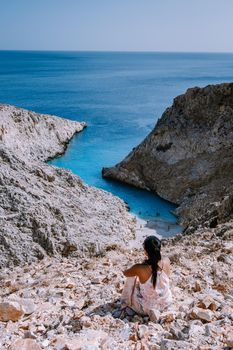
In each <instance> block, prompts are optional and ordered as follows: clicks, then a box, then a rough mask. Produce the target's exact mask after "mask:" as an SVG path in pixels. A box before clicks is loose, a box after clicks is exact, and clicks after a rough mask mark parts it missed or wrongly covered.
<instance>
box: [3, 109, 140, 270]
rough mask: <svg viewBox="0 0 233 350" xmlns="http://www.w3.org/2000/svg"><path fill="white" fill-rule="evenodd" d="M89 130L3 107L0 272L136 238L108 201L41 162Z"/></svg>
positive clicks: (114, 201) (117, 204) (116, 204)
mask: <svg viewBox="0 0 233 350" xmlns="http://www.w3.org/2000/svg"><path fill="white" fill-rule="evenodd" d="M84 126H85V124H84V123H77V122H72V121H68V120H64V119H61V118H57V117H53V116H46V115H40V114H36V113H33V112H29V111H26V110H23V109H18V108H15V107H12V106H4V105H2V106H0V131H1V136H0V250H1V255H0V266H1V267H2V266H7V265H10V264H12V263H14V264H19V263H21V262H25V261H27V262H31V261H34V260H36V259H41V258H43V257H44V256H46V255H50V256H52V255H60V256H68V255H70V254H73V255H75V254H76V255H79V256H80V255H82V256H86V255H89V256H90V255H92V254H99V253H101V250H102V248H106V247H107V246H111V245H112V244H115V243H116V244H118V243H122V242H124V241H125V240H127V239H130V238H132V231H133V229H134V222H133V218H132V216H131V215H130V214H129V213H128V212H127V210H126V206H125V205H124V203H123V202H122V201H121V200H119V199H118V198H116V197H114V196H113V195H111V194H110V193H107V192H104V191H102V190H98V189H96V188H92V187H89V186H87V185H85V184H84V183H83V182H82V181H81V179H80V178H79V177H77V176H75V175H73V174H72V173H71V172H69V171H67V170H65V169H60V168H56V167H53V166H50V165H47V164H45V163H43V162H42V160H43V161H44V160H46V159H48V158H51V157H53V156H55V155H57V154H60V153H62V152H64V150H65V148H66V145H67V143H68V141H69V140H70V139H71V137H72V136H73V135H74V134H75V133H76V132H78V131H81V130H82V129H83V127H84Z"/></svg>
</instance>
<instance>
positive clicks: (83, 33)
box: [0, 0, 233, 52]
mask: <svg viewBox="0 0 233 350" xmlns="http://www.w3.org/2000/svg"><path fill="white" fill-rule="evenodd" d="M0 14H1V16H0V49H2V50H4V49H5V50H7V49H10V50H14V49H16V50H110V51H111V50H116V51H121V50H122V51H125V50H126V51H205V52H211V51H213V52H233V39H232V38H233V19H232V18H233V0H0Z"/></svg>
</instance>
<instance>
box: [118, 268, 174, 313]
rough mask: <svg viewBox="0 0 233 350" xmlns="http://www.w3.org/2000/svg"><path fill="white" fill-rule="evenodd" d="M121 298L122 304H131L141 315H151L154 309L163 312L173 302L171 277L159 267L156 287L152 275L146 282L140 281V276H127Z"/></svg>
mask: <svg viewBox="0 0 233 350" xmlns="http://www.w3.org/2000/svg"><path fill="white" fill-rule="evenodd" d="M121 299H122V306H129V307H130V308H131V309H133V310H134V311H135V312H137V313H138V314H141V315H149V312H150V310H152V309H157V310H159V311H161V312H162V311H164V310H165V309H166V308H168V307H169V306H170V305H171V303H172V293H171V290H170V285H169V277H168V275H167V274H166V273H165V271H164V270H163V269H162V268H159V269H158V271H157V280H156V285H155V288H154V287H153V283H152V281H151V277H149V279H148V280H147V281H146V282H145V283H140V281H139V278H138V277H127V279H126V283H125V286H124V289H123V292H122V296H121Z"/></svg>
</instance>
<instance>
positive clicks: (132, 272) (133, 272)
mask: <svg viewBox="0 0 233 350" xmlns="http://www.w3.org/2000/svg"><path fill="white" fill-rule="evenodd" d="M143 269H145V267H143V264H135V265H133V266H131V267H130V268H129V269H127V270H125V271H124V272H123V273H124V275H125V276H126V277H131V276H138V275H140V272H141V271H142V270H143Z"/></svg>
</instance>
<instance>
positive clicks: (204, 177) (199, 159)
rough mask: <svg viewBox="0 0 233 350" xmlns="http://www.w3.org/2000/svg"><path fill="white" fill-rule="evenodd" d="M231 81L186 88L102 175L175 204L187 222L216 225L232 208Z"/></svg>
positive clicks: (232, 100) (232, 126) (232, 139)
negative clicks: (144, 135) (155, 194)
mask: <svg viewBox="0 0 233 350" xmlns="http://www.w3.org/2000/svg"><path fill="white" fill-rule="evenodd" d="M232 152H233V83H230V84H220V85H209V86H207V87H205V88H192V89H188V90H187V92H186V93H185V94H184V95H181V96H178V97H176V98H175V99H174V102H173V105H172V106H171V107H169V108H167V109H166V111H165V112H164V113H163V115H162V117H161V118H160V119H159V120H158V122H157V124H156V126H155V128H154V129H153V131H152V132H151V133H150V134H149V135H148V136H147V137H146V139H145V140H144V141H143V142H142V143H141V144H140V145H139V146H137V147H136V148H135V149H134V150H133V151H132V152H131V153H130V154H129V155H128V156H127V157H126V158H125V159H124V160H123V161H122V162H120V163H119V164H117V165H116V166H115V167H112V168H104V169H103V176H104V177H109V178H114V179H117V180H120V181H123V182H127V183H129V184H132V185H134V186H137V187H141V188H146V189H149V190H152V191H154V192H156V193H157V194H159V195H160V196H161V197H163V198H165V199H167V200H169V201H172V202H174V203H177V204H178V205H179V207H178V209H177V214H179V215H180V218H181V223H183V224H184V225H187V224H189V223H191V222H192V224H194V225H195V224H196V223H197V222H198V221H202V223H203V222H205V221H206V224H209V225H215V224H214V220H215V221H216V220H217V221H221V220H224V218H225V217H226V216H229V215H230V214H231V213H232V209H233V205H232V204H233V200H232V194H233V176H232V174H233V156H232Z"/></svg>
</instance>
